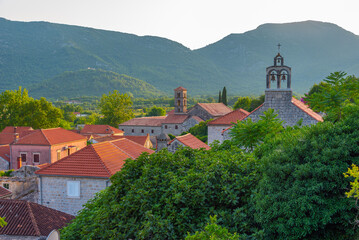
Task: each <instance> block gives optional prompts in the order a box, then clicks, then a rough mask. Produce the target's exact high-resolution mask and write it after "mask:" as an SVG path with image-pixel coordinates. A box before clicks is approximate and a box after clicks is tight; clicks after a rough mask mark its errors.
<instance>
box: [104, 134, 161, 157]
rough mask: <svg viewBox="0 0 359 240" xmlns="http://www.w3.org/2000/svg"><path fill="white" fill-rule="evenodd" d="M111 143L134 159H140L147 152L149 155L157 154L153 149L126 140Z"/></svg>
mask: <svg viewBox="0 0 359 240" xmlns="http://www.w3.org/2000/svg"><path fill="white" fill-rule="evenodd" d="M111 143H112V144H114V145H115V146H117V147H118V148H119V149H121V151H123V152H125V153H126V154H128V155H130V156H131V158H132V159H136V158H138V157H139V156H140V155H141V154H142V153H143V152H147V153H149V154H152V153H154V152H155V151H153V150H152V149H148V148H145V147H144V146H143V145H140V144H138V143H135V142H133V141H131V140H129V139H126V138H123V139H119V140H115V141H112V142H111Z"/></svg>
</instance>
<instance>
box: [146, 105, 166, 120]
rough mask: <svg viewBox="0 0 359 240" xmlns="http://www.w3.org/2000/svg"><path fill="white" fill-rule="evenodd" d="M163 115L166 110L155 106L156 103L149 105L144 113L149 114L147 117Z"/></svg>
mask: <svg viewBox="0 0 359 240" xmlns="http://www.w3.org/2000/svg"><path fill="white" fill-rule="evenodd" d="M165 115H166V110H164V109H163V108H161V107H156V105H155V106H153V107H151V108H150V109H149V110H148V112H147V114H146V116H149V117H150V116H165Z"/></svg>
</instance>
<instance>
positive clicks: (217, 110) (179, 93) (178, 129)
mask: <svg viewBox="0 0 359 240" xmlns="http://www.w3.org/2000/svg"><path fill="white" fill-rule="evenodd" d="M174 103H175V108H174V110H173V111H170V112H168V113H167V115H166V116H159V117H141V118H134V119H131V120H129V121H127V122H124V123H121V124H120V125H119V129H121V130H123V131H124V132H125V135H127V136H144V135H147V134H150V135H151V136H159V135H160V134H161V133H165V134H172V135H180V134H181V133H183V132H185V131H188V130H189V129H190V128H191V127H193V126H195V125H196V124H198V123H200V122H202V121H206V120H209V119H215V118H218V117H221V116H223V115H225V114H227V113H229V112H231V111H232V109H231V108H229V107H227V106H226V105H224V104H223V103H197V104H196V105H195V106H193V107H192V108H190V109H187V89H185V88H184V87H178V88H176V89H174Z"/></svg>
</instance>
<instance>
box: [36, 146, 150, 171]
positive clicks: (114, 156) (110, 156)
mask: <svg viewBox="0 0 359 240" xmlns="http://www.w3.org/2000/svg"><path fill="white" fill-rule="evenodd" d="M117 141H119V142H121V143H116V142H117ZM142 152H148V153H150V154H151V153H153V152H154V151H153V150H150V149H147V148H145V147H143V146H141V145H139V144H137V143H134V142H132V141H130V140H128V139H120V140H116V141H113V142H102V143H96V144H92V145H89V146H87V147H85V148H83V149H81V150H79V151H77V152H75V153H73V154H71V155H69V156H67V157H65V158H63V159H60V160H59V161H57V162H55V163H52V164H50V165H48V166H46V167H44V168H41V169H40V170H38V171H36V174H39V175H57V176H83V177H101V178H109V177H111V176H112V175H113V174H115V173H116V172H118V171H120V170H121V168H122V167H123V165H124V164H125V160H126V159H128V158H132V159H135V158H137V157H138V156H139V155H141V153H142Z"/></svg>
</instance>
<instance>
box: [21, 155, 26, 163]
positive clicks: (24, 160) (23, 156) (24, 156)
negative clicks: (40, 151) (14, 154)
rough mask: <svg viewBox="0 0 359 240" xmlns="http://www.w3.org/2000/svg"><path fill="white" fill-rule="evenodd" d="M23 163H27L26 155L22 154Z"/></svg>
mask: <svg viewBox="0 0 359 240" xmlns="http://www.w3.org/2000/svg"><path fill="white" fill-rule="evenodd" d="M20 157H21V161H23V162H26V153H20Z"/></svg>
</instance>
